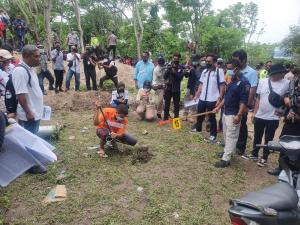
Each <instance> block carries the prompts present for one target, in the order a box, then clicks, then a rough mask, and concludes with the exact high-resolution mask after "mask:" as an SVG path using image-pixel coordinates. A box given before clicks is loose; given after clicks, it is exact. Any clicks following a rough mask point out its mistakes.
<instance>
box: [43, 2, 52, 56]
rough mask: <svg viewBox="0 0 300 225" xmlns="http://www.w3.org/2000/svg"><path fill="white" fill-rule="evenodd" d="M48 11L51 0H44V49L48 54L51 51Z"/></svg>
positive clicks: (49, 11) (49, 10)
mask: <svg viewBox="0 0 300 225" xmlns="http://www.w3.org/2000/svg"><path fill="white" fill-rule="evenodd" d="M50 13H51V0H44V22H45V29H46V49H47V53H48V55H50V51H51V46H52V42H51V36H52V34H51V27H50Z"/></svg>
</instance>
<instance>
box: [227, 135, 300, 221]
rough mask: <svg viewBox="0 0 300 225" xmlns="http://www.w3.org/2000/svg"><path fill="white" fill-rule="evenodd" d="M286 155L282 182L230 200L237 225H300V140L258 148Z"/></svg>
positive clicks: (289, 139) (285, 138) (290, 138)
mask: <svg viewBox="0 0 300 225" xmlns="http://www.w3.org/2000/svg"><path fill="white" fill-rule="evenodd" d="M258 146H259V147H264V148H268V149H270V150H273V151H277V152H280V153H283V154H284V157H281V159H280V165H281V168H283V170H282V171H281V173H280V175H279V176H278V182H277V183H275V184H274V185H271V186H269V187H266V188H264V189H261V190H259V191H256V192H251V193H249V194H247V195H246V196H244V197H242V198H239V199H233V200H231V201H230V204H231V208H230V209H229V215H230V219H231V223H232V224H233V225H300V203H299V197H300V137H296V136H282V137H281V138H280V140H279V141H271V142H269V143H268V144H267V145H258ZM298 178H299V179H298Z"/></svg>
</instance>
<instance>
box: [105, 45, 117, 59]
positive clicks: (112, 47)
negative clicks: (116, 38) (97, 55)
mask: <svg viewBox="0 0 300 225" xmlns="http://www.w3.org/2000/svg"><path fill="white" fill-rule="evenodd" d="M116 48H117V46H115V45H110V46H109V47H108V49H107V51H108V55H109V54H110V51H111V50H112V51H113V57H114V58H115V57H116Z"/></svg>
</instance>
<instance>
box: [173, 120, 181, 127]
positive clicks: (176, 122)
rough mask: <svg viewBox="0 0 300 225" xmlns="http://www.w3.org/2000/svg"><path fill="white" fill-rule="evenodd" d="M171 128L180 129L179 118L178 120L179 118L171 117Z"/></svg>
mask: <svg viewBox="0 0 300 225" xmlns="http://www.w3.org/2000/svg"><path fill="white" fill-rule="evenodd" d="M173 129H175V130H179V129H181V120H180V118H174V119H173Z"/></svg>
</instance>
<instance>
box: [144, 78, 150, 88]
mask: <svg viewBox="0 0 300 225" xmlns="http://www.w3.org/2000/svg"><path fill="white" fill-rule="evenodd" d="M143 88H149V89H151V81H149V80H145V81H144V85H143Z"/></svg>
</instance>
